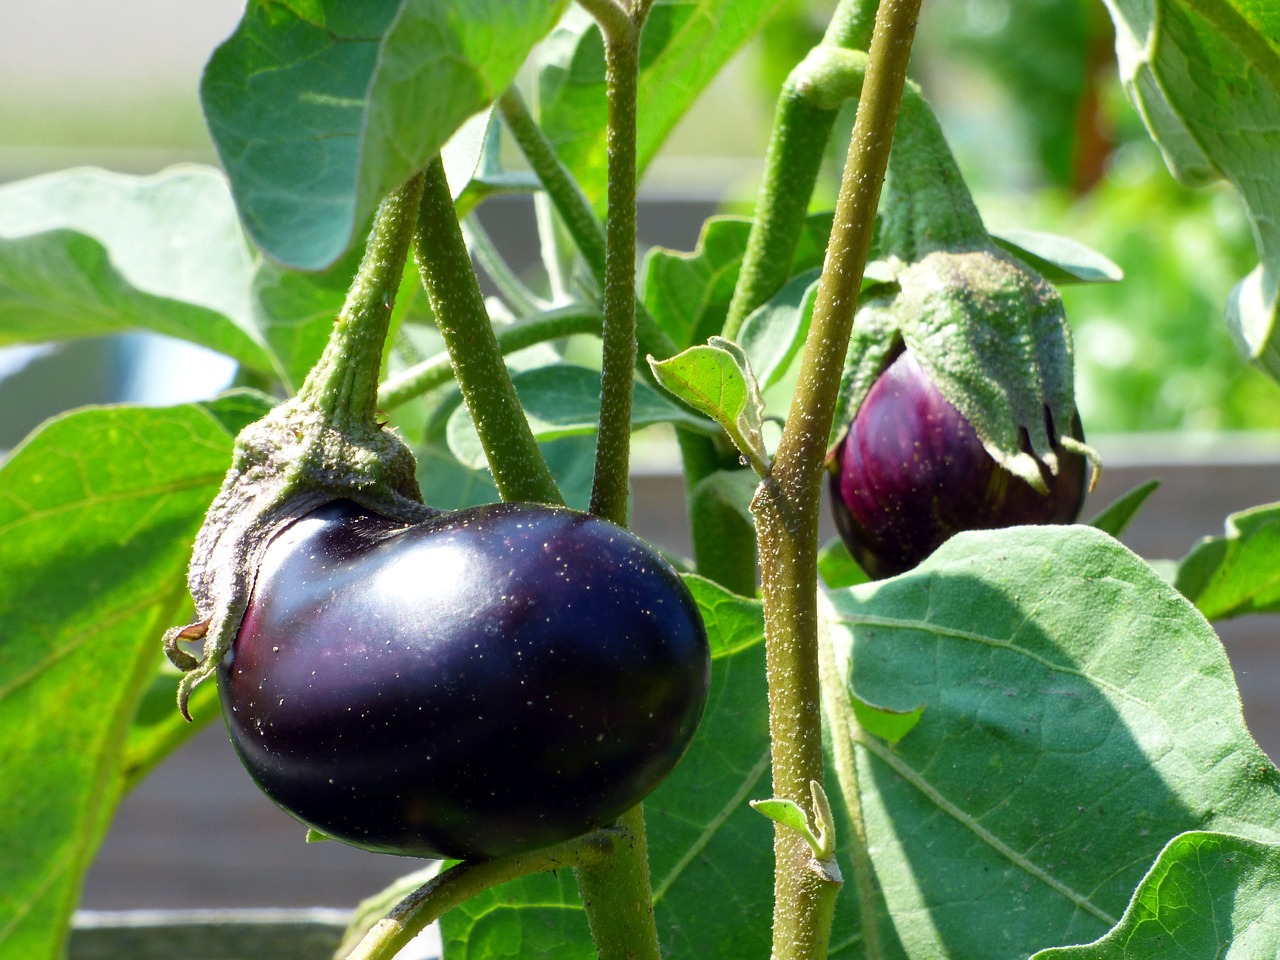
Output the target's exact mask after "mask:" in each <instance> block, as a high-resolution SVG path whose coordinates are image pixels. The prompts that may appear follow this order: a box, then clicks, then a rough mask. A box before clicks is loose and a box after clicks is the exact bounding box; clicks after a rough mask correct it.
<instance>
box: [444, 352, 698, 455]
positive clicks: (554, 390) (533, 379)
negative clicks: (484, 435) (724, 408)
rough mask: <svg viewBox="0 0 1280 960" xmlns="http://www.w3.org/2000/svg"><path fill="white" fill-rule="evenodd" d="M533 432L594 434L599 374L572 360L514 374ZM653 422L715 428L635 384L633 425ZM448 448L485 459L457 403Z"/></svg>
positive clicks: (546, 437) (544, 435)
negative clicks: (573, 362)
mask: <svg viewBox="0 0 1280 960" xmlns="http://www.w3.org/2000/svg"><path fill="white" fill-rule="evenodd" d="M512 382H513V383H514V384H515V387H516V393H517V394H518V395H519V397H520V404H521V406H523V407H524V411H525V414H526V416H527V417H528V418H529V426H530V427H531V428H532V429H533V435H534V437H535V439H537V440H538V441H539V442H541V443H545V442H547V441H550V440H559V439H561V438H563V437H577V436H586V435H588V434H593V433H595V432H596V429H597V428H598V427H599V425H600V424H599V417H600V374H599V372H598V371H595V370H589V369H587V368H586V367H578V366H573V365H571V364H563V363H562V364H553V365H551V366H545V367H535V368H534V369H531V370H525V371H523V372H521V373H517V374H516V375H515V376H513V377H512ZM655 423H679V424H681V425H682V426H687V427H689V428H690V429H693V430H698V431H701V432H703V433H707V432H710V431H711V430H714V427H712V426H711V425H710V424H708V423H707V422H706V421H705V420H703V419H702V418H701V417H697V416H694V415H693V414H691V413H689V412H688V411H686V410H682V409H681V408H680V407H678V406H676V405H675V404H674V403H672V402H671V401H670V400H668V399H667V398H665V397H663V396H661V395H659V394H658V392H657V391H655V390H654V389H653V388H652V387H650V386H648V385H647V384H644V383H636V384H635V392H634V394H633V395H632V401H631V425H632V428H633V429H637V430H638V429H639V428H640V427H647V426H650V425H651V424H655ZM448 440H449V449H450V450H452V451H453V452H454V455H455V456H456V457H457V458H458V461H459V462H460V463H461V464H462V465H463V466H466V467H469V468H471V469H477V468H480V467H484V466H486V465H487V463H488V461H487V460H486V459H485V455H484V448H483V447H481V446H480V439H479V437H478V436H476V432H475V426H474V425H473V423H472V420H471V412H470V411H469V410H467V408H466V407H465V406H462V407H459V408H458V409H457V410H455V411H454V412H453V414H452V415H451V416H450V417H449V426H448Z"/></svg>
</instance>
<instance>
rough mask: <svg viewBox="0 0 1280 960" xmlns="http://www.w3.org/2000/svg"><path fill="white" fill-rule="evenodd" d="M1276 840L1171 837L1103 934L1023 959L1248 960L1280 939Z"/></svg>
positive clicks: (1270, 950) (1196, 834) (1271, 950)
mask: <svg viewBox="0 0 1280 960" xmlns="http://www.w3.org/2000/svg"><path fill="white" fill-rule="evenodd" d="M1277 904H1280V845H1277V844H1275V843H1263V842H1261V841H1258V840H1251V839H1248V838H1246V837H1238V836H1233V835H1231V834H1226V833H1210V832H1207V831H1191V832H1188V833H1184V834H1182V835H1181V836H1177V837H1174V838H1173V839H1172V840H1170V841H1169V844H1168V846H1166V847H1165V848H1164V849H1163V850H1161V851H1160V856H1159V858H1158V859H1157V860H1156V862H1155V864H1154V865H1153V866H1152V867H1151V870H1150V872H1148V873H1147V875H1146V876H1145V877H1143V878H1142V883H1141V884H1139V886H1138V889H1137V890H1136V891H1135V892H1134V894H1133V899H1132V900H1131V901H1130V903H1129V907H1128V909H1127V910H1125V912H1124V916H1123V917H1121V918H1120V922H1119V923H1117V924H1116V925H1115V927H1113V928H1112V930H1111V932H1110V933H1108V934H1107V935H1106V936H1104V937H1102V938H1101V939H1099V940H1095V941H1094V942H1093V943H1089V944H1081V945H1078V946H1069V947H1056V948H1052V949H1049V950H1041V951H1040V952H1039V953H1037V954H1035V955H1034V956H1032V958H1031V960H1202V958H1208V957H1213V958H1215V960H1252V958H1254V957H1269V956H1273V955H1274V954H1275V950H1276V944H1277V943H1280V907H1277Z"/></svg>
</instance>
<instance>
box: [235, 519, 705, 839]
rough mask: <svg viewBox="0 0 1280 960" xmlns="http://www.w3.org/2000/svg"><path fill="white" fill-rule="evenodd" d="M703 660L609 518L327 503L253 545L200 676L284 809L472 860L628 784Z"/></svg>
mask: <svg viewBox="0 0 1280 960" xmlns="http://www.w3.org/2000/svg"><path fill="white" fill-rule="evenodd" d="M709 674H710V659H709V653H708V645H707V637H706V632H705V628H704V627H703V624H702V620H701V616H700V614H699V611H698V608H697V606H696V604H695V603H694V601H693V599H692V596H691V595H690V593H689V591H688V589H687V588H686V587H685V585H684V583H683V581H682V580H681V579H680V577H679V575H678V574H677V573H676V572H675V571H674V570H673V569H672V568H671V567H670V566H669V565H668V564H667V563H666V562H665V561H664V560H663V559H662V558H661V557H659V556H658V554H657V553H656V552H655V551H654V550H653V549H652V548H651V547H649V546H648V545H647V544H645V543H644V542H643V541H641V540H639V539H638V538H636V537H635V536H634V535H632V534H631V533H629V532H627V531H626V530H623V529H622V528H620V527H617V526H615V525H613V524H611V523H608V522H607V521H604V520H601V519H599V518H596V517H592V516H589V515H586V514H581V513H577V512H574V511H570V510H565V509H560V508H551V507H544V506H538V505H528V504H494V505H490V506H484V507H476V508H472V509H467V510H460V511H457V512H454V513H449V514H445V515H443V516H442V517H440V518H438V519H437V520H433V521H428V522H426V523H423V524H418V525H413V526H408V527H406V526H402V525H400V524H398V523H396V522H394V521H391V520H389V519H387V518H385V517H380V516H377V515H374V514H370V513H369V512H367V511H365V510H364V509H363V508H361V507H359V506H357V505H356V504H354V503H352V502H350V501H336V502H334V503H330V504H328V505H326V506H324V507H322V508H320V509H319V510H316V511H315V512H313V513H311V514H308V515H307V516H305V517H303V518H301V519H300V520H298V521H296V522H295V523H294V524H292V525H291V526H290V527H288V528H286V530H285V531H283V532H282V533H281V534H280V535H278V536H277V538H276V539H275V540H274V541H273V542H272V543H271V544H270V545H269V546H268V548H267V551H266V556H265V559H264V562H263V563H262V565H261V568H260V570H259V572H258V575H257V579H256V582H255V584H254V590H253V599H252V600H251V602H250V606H249V610H248V612H247V613H246V615H245V617H244V619H243V621H242V623H241V626H240V630H239V634H238V636H237V639H236V642H235V645H234V647H233V649H232V651H231V653H230V654H229V655H228V657H227V658H226V659H225V660H224V661H223V663H222V664H221V665H220V668H219V671H218V687H219V691H220V695H221V698H222V704H223V715H224V717H225V719H226V723H227V728H228V730H229V732H230V735H231V740H232V743H233V744H234V746H235V749H236V751H237V753H238V754H239V756H240V758H241V760H242V761H243V763H244V765H245V766H246V768H247V769H248V770H249V772H250V774H251V775H252V776H253V778H254V780H255V781H257V783H258V785H259V786H260V787H261V788H262V789H263V790H264V791H265V792H266V793H267V795H268V796H270V797H271V798H272V799H273V800H275V801H276V803H278V804H279V805H280V806H282V807H283V808H284V809H285V810H287V811H288V812H289V813H291V814H293V815H294V816H295V817H297V818H298V819H299V820H301V821H302V822H304V823H306V824H308V825H309V826H312V827H314V828H315V829H317V830H319V831H320V832H322V833H324V834H326V835H328V836H330V837H333V838H335V839H338V840H343V841H346V842H348V843H351V844H354V845H356V846H359V847H363V848H365V849H369V850H373V851H377V852H383V853H395V854H407V855H414V856H422V857H456V858H483V857H493V856H498V855H502V854H509V853H515V852H520V851H523V850H529V849H534V848H537V847H541V846H545V845H547V844H551V843H555V842H558V841H561V840H566V839H569V838H571V837H574V836H577V835H578V834H581V833H583V832H585V831H587V830H590V829H593V828H596V827H600V826H604V825H607V824H608V823H610V822H612V821H613V820H614V819H616V818H617V817H618V815H620V814H621V813H623V812H624V811H626V810H627V809H629V808H630V807H632V806H633V805H634V804H636V803H638V802H639V801H640V800H642V799H643V798H644V797H645V796H646V795H647V794H648V793H649V792H650V791H651V790H652V789H653V788H654V787H656V786H657V785H658V783H660V782H661V781H662V779H663V778H664V777H666V776H667V774H668V773H670V772H671V770H672V769H673V768H674V767H675V765H676V763H677V761H678V760H679V759H680V757H681V755H682V754H683V753H684V751H685V748H686V747H687V746H688V744H689V741H690V740H691V739H692V737H693V734H694V731H695V729H696V727H697V724H698V721H699V719H700V717H701V714H702V710H703V707H704V705H705V702H706V697H707V686H708V682H709Z"/></svg>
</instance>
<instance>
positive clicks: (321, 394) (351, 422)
mask: <svg viewBox="0 0 1280 960" xmlns="http://www.w3.org/2000/svg"><path fill="white" fill-rule="evenodd" d="M423 182H424V181H423V176H422V174H418V175H416V176H414V177H413V178H411V179H410V180H409V181H408V182H407V183H405V185H404V186H402V187H401V188H400V189H399V190H396V191H395V192H394V193H392V194H390V195H389V196H388V197H387V198H386V199H385V200H383V201H382V205H381V206H380V207H379V208H378V214H377V216H376V217H375V218H374V222H373V229H372V231H371V232H370V234H369V241H368V245H367V246H366V248H365V255H364V258H363V259H362V260H361V261H360V267H359V269H358V270H357V271H356V275H355V278H354V279H353V280H352V282H351V287H350V288H349V289H348V291H347V298H346V301H345V302H344V303H343V305H342V310H341V312H340V313H339V314H338V319H337V320H336V321H334V325H333V331H332V332H331V333H330V335H329V342H328V343H327V344H326V345H325V348H324V353H323V354H321V356H320V359H319V361H317V362H316V365H315V366H314V367H312V368H311V371H310V373H308V374H307V376H306V379H305V380H303V382H302V386H301V387H300V388H299V390H298V395H297V398H296V402H299V403H307V404H310V405H311V406H313V407H314V408H315V409H317V410H318V411H319V412H320V414H321V416H323V417H324V418H325V419H326V420H327V421H328V422H329V425H330V426H332V427H334V428H336V429H337V430H339V431H340V432H342V433H350V432H352V430H353V429H360V430H369V429H371V428H376V429H381V428H380V427H378V425H377V412H378V411H377V404H378V380H379V377H380V375H381V370H382V353H383V349H384V347H385V345H386V340H387V333H388V332H389V330H390V325H391V314H392V308H393V306H394V304H395V302H396V294H397V292H398V291H399V289H400V283H401V281H402V280H403V278H404V264H405V260H406V259H407V258H408V255H409V243H410V241H411V240H412V238H413V233H414V224H415V222H416V220H417V218H418V205H419V199H420V197H421V196H422V190H423Z"/></svg>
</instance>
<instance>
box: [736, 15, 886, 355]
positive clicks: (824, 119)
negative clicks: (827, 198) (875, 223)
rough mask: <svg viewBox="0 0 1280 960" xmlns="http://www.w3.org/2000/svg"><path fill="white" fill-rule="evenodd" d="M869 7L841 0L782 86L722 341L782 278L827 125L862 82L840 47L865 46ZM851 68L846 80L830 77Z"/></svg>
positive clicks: (818, 164)
mask: <svg viewBox="0 0 1280 960" xmlns="http://www.w3.org/2000/svg"><path fill="white" fill-rule="evenodd" d="M875 8H876V4H875V0H841V2H840V3H839V4H838V5H837V7H836V10H835V13H834V14H833V15H832V18H831V22H830V24H829V25H828V26H827V30H826V33H825V34H824V35H823V38H822V42H821V43H820V44H819V45H818V46H817V47H815V48H814V49H813V51H812V52H811V53H810V54H809V56H807V57H805V59H804V60H803V61H802V62H801V63H799V64H798V65H797V66H796V68H795V69H794V70H792V71H791V73H790V74H789V75H788V77H787V80H786V82H785V83H784V84H783V86H782V91H781V93H779V95H778V102H777V106H776V107H775V108H774V119H773V130H772V133H771V134H770V138H769V147H768V150H767V151H766V153H765V173H764V179H763V180H762V182H761V184H760V195H759V198H758V199H757V201H756V210H755V218H754V220H753V222H752V225H751V234H750V236H749V237H748V239H747V250H746V253H745V254H744V256H743V259H742V270H741V272H740V273H739V274H738V283H737V285H736V286H735V287H734V291H733V299H732V301H730V304H729V313H728V315H727V317H726V318H725V325H724V336H725V337H726V338H727V339H730V340H732V339H735V338H736V337H737V335H738V331H739V330H740V329H741V328H742V322H743V321H744V320H745V319H746V318H747V316H748V315H749V314H750V313H751V311H752V310H754V309H755V308H756V307H758V306H760V305H761V304H762V303H764V302H765V301H766V300H768V299H769V298H770V297H771V296H773V295H774V294H775V293H777V292H778V290H780V289H781V288H782V285H783V284H784V283H785V282H786V280H787V276H788V274H789V271H790V268H791V261H792V259H793V258H794V257H795V252H796V246H797V244H798V243H799V241H800V235H801V231H802V230H803V228H804V222H805V216H806V214H807V213H808V209H809V198H810V196H811V195H812V193H813V185H814V183H816V182H817V179H818V170H819V168H820V167H821V165H822V160H823V156H824V154H825V153H826V149H827V144H828V142H829V141H830V139H831V130H832V128H833V127H834V126H835V122H836V117H837V116H838V115H839V113H840V107H841V105H842V104H843V101H844V100H845V99H847V98H848V97H851V96H852V97H856V96H857V95H858V88H859V86H860V84H861V79H862V78H861V70H862V66H863V64H862V61H861V59H854V60H845V59H844V58H841V57H840V56H839V53H841V52H847V51H851V50H865V49H866V48H867V45H868V44H869V43H870V41H871V27H872V18H873V17H874V15H875ZM846 64H847V65H846ZM850 72H852V74H853V75H851V76H849V77H848V78H847V80H846V81H845V82H843V83H835V82H833V80H839V79H840V76H839V75H840V74H842V73H843V74H848V73H850ZM833 73H834V74H836V76H835V77H833V76H832V74H833ZM835 89H838V90H839V92H838V93H837V92H835Z"/></svg>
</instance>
